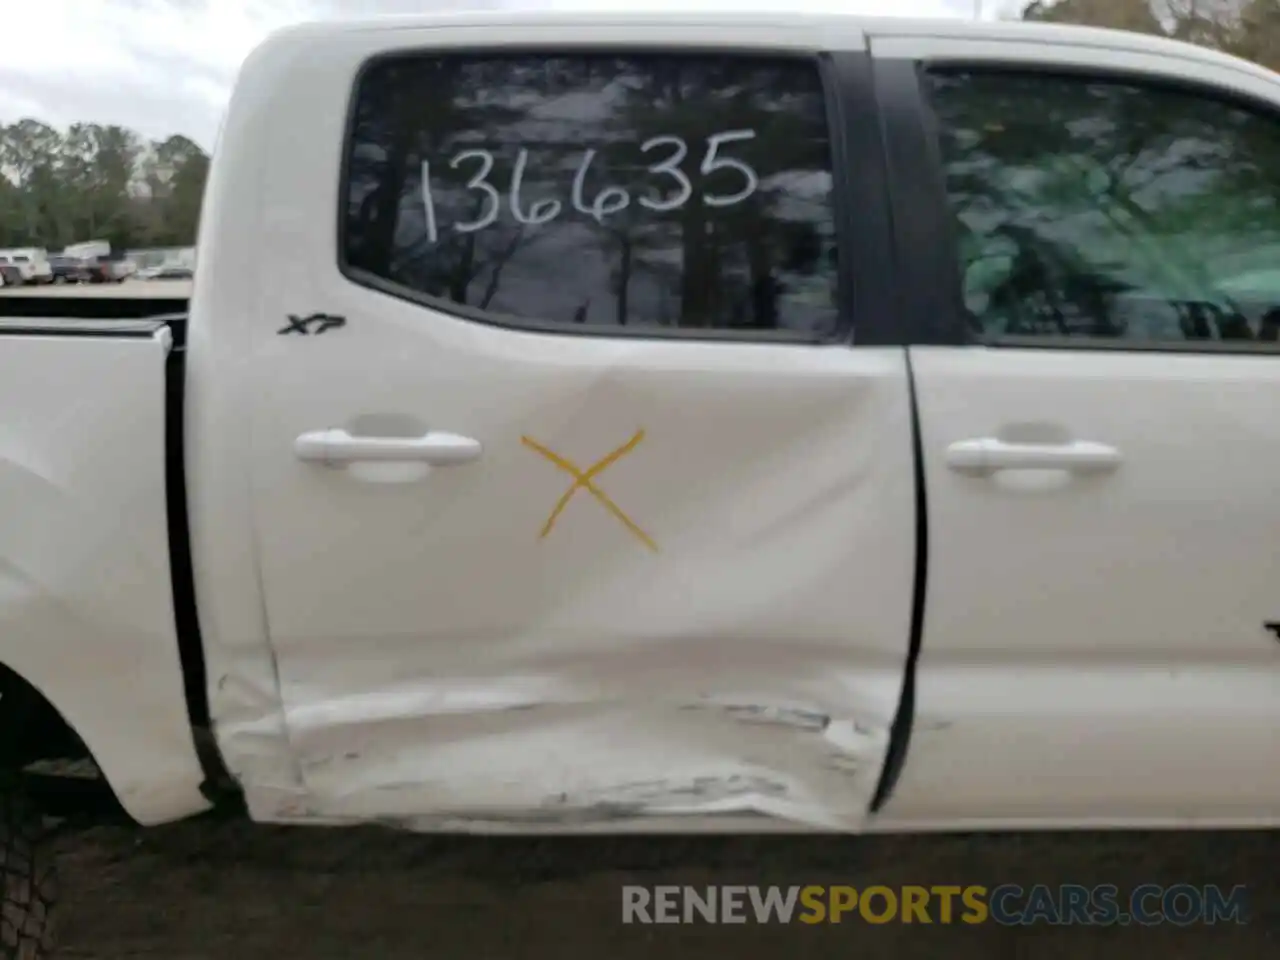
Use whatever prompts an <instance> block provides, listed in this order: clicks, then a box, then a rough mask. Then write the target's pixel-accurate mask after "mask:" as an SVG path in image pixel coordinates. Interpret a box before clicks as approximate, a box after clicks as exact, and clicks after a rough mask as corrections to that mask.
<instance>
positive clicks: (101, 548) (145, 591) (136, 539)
mask: <svg viewBox="0 0 1280 960" xmlns="http://www.w3.org/2000/svg"><path fill="white" fill-rule="evenodd" d="M168 348H169V333H168V331H167V330H163V329H162V330H160V331H159V332H157V334H156V335H155V336H154V337H151V338H114V337H103V338H93V337H64V338H60V337H58V336H56V335H53V334H51V335H49V336H16V337H2V336H0V406H2V407H3V409H4V411H5V413H4V415H3V416H0V503H3V504H4V508H3V509H0V661H2V662H3V663H5V664H6V665H7V666H8V667H10V668H11V669H12V670H14V671H15V672H17V673H18V674H20V675H21V676H22V677H23V678H25V679H26V680H27V681H28V682H30V683H31V684H32V685H34V686H35V687H36V688H37V689H39V690H40V692H41V693H43V694H44V695H45V697H46V698H48V699H49V701H50V702H51V703H52V704H53V705H54V707H56V708H57V709H58V710H59V711H60V712H61V714H62V716H63V717H64V718H65V719H66V720H67V722H68V723H70V724H71V726H72V727H73V728H74V729H75V731H76V732H77V733H78V734H79V735H80V737H81V738H82V739H83V740H84V742H85V744H86V745H87V746H88V747H89V749H90V750H91V751H92V752H93V755H94V758H95V760H96V761H97V762H98V764H99V766H100V767H101V768H102V771H103V773H104V775H105V776H106V778H107V780H108V781H109V782H110V784H111V786H112V788H113V789H114V790H115V791H116V794H117V796H118V797H119V799H120V802H121V804H122V805H123V806H124V808H125V810H127V811H128V812H129V813H130V814H131V815H132V816H134V817H135V818H136V819H138V820H139V821H141V822H142V823H144V824H149V823H158V822H161V821H165V820H170V819H175V818H177V817H181V816H185V815H188V814H192V813H196V812H199V811H200V810H203V809H205V808H206V807H207V805H208V804H207V803H206V801H205V800H204V798H203V797H202V796H201V794H200V791H199V786H200V782H201V780H202V779H203V775H202V773H201V770H200V766H199V764H198V762H197V760H196V755H195V752H194V746H193V743H192V738H191V729H190V725H189V721H188V718H187V712H186V703H185V700H184V696H183V689H184V688H183V678H182V666H181V663H180V661H179V657H178V644H177V638H176V636H175V633H174V619H173V600H172V592H171V587H170V572H169V542H168V529H167V515H166V512H165V449H164V442H165V408H164V404H165V359H166V356H167V354H168Z"/></svg>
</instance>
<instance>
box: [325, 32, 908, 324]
mask: <svg viewBox="0 0 1280 960" xmlns="http://www.w3.org/2000/svg"><path fill="white" fill-rule="evenodd" d="M575 54H577V55H583V54H586V55H592V56H595V55H612V56H653V55H664V54H665V55H678V56H689V57H696V56H699V55H701V56H715V57H735V56H736V57H742V58H744V59H746V58H750V59H761V58H766V57H767V58H775V59H787V60H797V61H801V62H807V63H811V64H812V65H813V66H814V67H815V68H816V69H817V71H818V75H819V78H820V80H821V83H822V88H823V94H824V100H825V104H826V113H827V124H828V131H827V132H828V137H829V138H830V142H831V154H832V156H831V173H832V199H833V203H834V205H835V227H836V245H837V283H838V289H837V300H836V303H837V309H838V323H837V326H836V329H835V330H834V331H833V332H832V333H831V334H830V335H823V334H819V333H805V332H801V331H793V330H777V329H774V330H749V331H748V330H733V329H727V328H705V327H670V328H663V327H644V326H636V327H618V326H610V325H608V324H580V325H579V324H574V325H568V324H564V323H560V322H555V321H544V320H537V319H530V318H526V317H517V316H511V315H508V314H497V313H490V312H487V311H483V310H479V309H476V308H474V307H470V306H467V305H465V304H458V303H454V302H453V301H451V300H446V299H443V298H440V297H433V296H431V295H429V294H425V293H422V292H420V291H416V290H412V289H409V288H407V287H404V286H401V285H400V284H397V283H393V282H391V281H388V280H385V279H383V278H382V277H379V276H377V275H376V274H373V273H370V272H368V271H366V270H362V269H360V268H358V267H352V266H350V265H349V264H348V262H347V255H346V228H347V224H346V221H347V185H348V176H349V172H350V171H349V167H350V163H351V150H350V145H351V140H352V137H353V135H354V133H355V125H356V110H357V107H358V102H359V95H360V89H361V86H362V85H363V82H364V79H365V77H366V75H367V74H368V73H369V71H371V70H373V69H375V68H376V67H378V66H380V65H382V64H383V63H385V62H387V61H395V60H404V59H410V58H413V57H420V56H433V57H467V56H484V57H494V58H500V57H525V56H538V55H543V56H573V55H575ZM877 109H878V108H877V106H876V103H875V96H874V90H873V87H872V69H871V54H870V51H869V50H826V49H821V50H812V49H804V50H798V49H795V48H775V47H770V46H767V45H747V46H734V45H725V46H718V45H712V46H702V45H696V46H692V45H691V46H683V45H676V44H662V43H647V44H591V45H589V46H587V45H584V46H577V45H562V46H552V45H548V44H536V45H528V46H525V45H521V44H502V45H492V44H490V45H480V46H474V47H472V46H458V47H453V46H450V47H405V48H396V49H394V50H385V51H382V52H380V53H377V54H375V55H373V56H371V57H369V58H367V59H366V60H364V61H363V62H362V63H361V64H360V67H359V69H357V71H356V74H355V77H354V79H353V81H352V83H351V92H350V95H349V97H348V101H347V111H346V119H345V121H344V123H343V141H342V159H341V163H340V169H339V171H338V182H337V191H336V192H337V197H336V201H337V202H336V203H335V205H334V206H335V209H336V212H337V260H338V271H339V273H340V274H341V275H342V276H343V277H344V278H345V279H346V280H347V281H349V282H351V283H353V284H355V285H356V286H359V287H363V288H365V289H368V290H372V291H374V292H377V293H381V294H383V295H385V296H389V297H393V298H395V299H397V300H401V301H404V302H406V303H411V304H414V305H416V306H420V307H425V308H427V309H430V310H434V311H437V312H439V313H443V314H445V315H447V316H451V317H456V318H459V319H464V320H471V321H475V322H477V323H483V324H485V325H487V326H494V327H500V328H504V329H509V330H516V331H522V332H530V333H549V334H557V335H560V336H574V337H609V338H616V339H622V338H630V339H640V340H673V341H692V342H729V343H743V344H768V345H779V344H794V345H815V346H831V345H840V344H845V345H848V344H856V345H858V346H880V345H885V344H895V345H899V344H901V343H903V342H904V341H903V340H902V338H901V331H900V330H899V329H898V327H897V325H896V324H895V323H894V319H893V316H892V313H891V309H892V307H891V305H892V299H891V298H892V290H893V275H892V266H893V264H892V258H891V253H890V251H889V249H888V247H889V244H888V243H887V238H888V237H889V233H890V231H889V217H890V211H889V204H888V191H887V188H886V184H887V175H886V171H885V169H884V159H885V154H884V149H883V145H882V142H881V139H880V130H879V123H878V122H877V120H876V111H877ZM859 204H860V205H861V206H859Z"/></svg>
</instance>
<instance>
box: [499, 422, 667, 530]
mask: <svg viewBox="0 0 1280 960" xmlns="http://www.w3.org/2000/svg"><path fill="white" fill-rule="evenodd" d="M643 439H644V431H643V430H637V431H636V433H635V436H633V437H632V438H631V439H630V440H628V441H627V442H626V443H624V444H623V445H622V446H620V447H618V449H617V450H614V451H613V452H612V453H610V454H608V455H607V456H605V457H603V458H602V459H600V460H598V461H596V463H595V464H593V465H592V466H591V468H590V469H589V470H586V471H583V470H580V469H579V468H578V466H577V464H575V463H574V462H573V461H572V460H568V459H566V458H564V457H562V456H560V455H559V454H558V453H556V452H555V451H554V450H548V449H547V448H546V447H544V446H543V445H542V444H540V443H538V441H537V440H534V439H533V438H532V437H521V438H520V442H521V443H523V444H524V445H525V446H526V447H528V448H529V449H531V450H536V451H537V452H538V453H540V454H542V455H543V456H544V457H546V458H547V459H548V460H550V461H551V462H552V463H554V464H555V465H556V466H557V467H559V468H560V469H561V470H563V471H564V472H565V473H567V474H569V475H570V476H571V477H573V486H571V487H570V488H569V489H568V490H566V491H565V493H564V496H563V497H561V498H560V501H559V502H558V503H557V504H556V506H555V509H554V510H552V511H551V516H549V517H547V522H546V523H545V524H543V527H542V533H540V534H539V537H546V536H547V534H549V533H550V532H551V529H552V528H553V527H554V526H555V525H556V520H557V519H558V518H559V517H560V514H561V513H562V512H563V511H564V508H565V507H567V506H568V505H569V501H570V500H572V499H573V495H574V494H575V493H577V492H578V490H579V489H582V490H586V491H587V493H589V494H591V495H592V496H593V497H595V498H596V499H597V500H598V501H600V505H601V506H602V507H604V508H605V509H606V510H608V511H609V512H610V513H612V514H613V515H614V516H615V517H617V518H618V521H619V522H620V523H621V524H622V525H623V526H624V527H626V528H627V529H628V530H630V531H631V532H632V533H633V534H635V536H636V538H637V539H638V540H639V541H640V542H641V543H643V544H644V545H645V546H646V547H648V548H649V549H650V550H653V551H654V552H657V549H658V545H657V544H656V543H654V542H653V539H652V538H651V537H650V536H649V535H648V534H647V533H645V532H644V531H643V530H641V529H640V528H639V527H638V526H637V525H636V524H635V522H634V521H633V520H632V519H631V518H630V517H628V516H627V515H626V514H625V513H623V512H622V509H621V508H620V507H619V506H618V505H617V504H616V503H614V502H613V501H612V500H610V499H609V497H608V495H607V494H606V493H605V492H604V491H603V490H601V489H600V488H599V487H597V486H596V485H595V484H594V483H593V482H592V481H593V479H594V478H595V477H598V476H599V475H600V474H601V473H603V472H604V471H605V470H607V469H609V467H611V466H613V464H615V463H617V462H618V461H619V460H621V459H622V458H623V457H625V456H626V455H627V454H628V453H630V452H631V451H632V450H634V449H635V448H636V447H638V446H639V445H640V441H641V440H643Z"/></svg>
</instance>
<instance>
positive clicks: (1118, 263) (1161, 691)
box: [873, 33, 1280, 827]
mask: <svg viewBox="0 0 1280 960" xmlns="http://www.w3.org/2000/svg"><path fill="white" fill-rule="evenodd" d="M1000 36H1002V37H1003V39H1000V37H995V36H993V37H992V38H981V37H974V38H970V39H958V38H957V39H947V38H944V37H922V36H914V37H913V36H901V37H886V38H884V39H880V38H876V39H875V40H873V48H874V50H875V52H876V53H877V55H878V56H877V86H878V88H879V90H880V91H881V94H882V96H883V97H884V98H885V102H886V103H892V104H893V105H894V107H893V116H892V118H891V120H890V123H889V126H890V128H891V130H892V131H893V132H892V134H891V137H892V141H893V145H892V149H893V150H894V151H895V154H896V155H897V156H900V157H906V158H910V159H908V160H905V161H904V162H902V163H901V164H896V165H895V176H897V177H899V178H900V179H899V180H898V182H897V183H896V185H895V198H896V202H900V203H901V204H903V205H904V206H905V207H906V208H908V209H910V210H912V211H914V216H913V218H912V221H911V222H912V224H913V227H912V230H913V232H912V233H910V234H909V235H904V236H903V237H902V238H901V242H903V243H907V242H909V243H910V244H911V250H912V253H913V256H912V257H911V258H910V260H909V261H907V260H904V264H906V266H904V269H909V270H911V271H914V276H913V277H912V278H911V279H909V280H908V281H907V283H906V286H907V287H908V288H909V289H912V290H929V291H935V292H934V293H933V294H931V295H932V296H933V297H934V301H933V303H932V306H931V307H928V308H927V309H922V310H920V311H918V315H919V316H920V317H921V318H927V320H928V323H920V324H918V325H917V331H916V339H917V343H919V344H920V345H919V346H915V347H912V349H911V366H912V370H913V372H914V376H915V389H916V392H917V395H918V398H919V411H920V431H921V436H922V442H923V457H924V469H925V476H926V485H927V489H928V493H929V498H928V509H929V529H930V534H931V537H930V540H931V549H930V554H929V586H928V598H927V603H926V611H927V616H926V620H925V626H924V630H923V644H922V652H921V656H920V660H919V663H918V675H917V690H916V692H917V706H918V711H919V712H918V715H917V719H918V724H919V726H918V731H917V733H918V735H917V736H916V737H915V738H914V740H913V743H912V745H911V751H910V754H909V755H908V758H907V761H906V765H905V769H904V772H903V775H902V778H901V780H900V782H899V783H898V786H897V790H896V792H895V793H894V795H893V797H892V799H891V800H890V802H889V804H888V806H887V807H886V808H885V810H884V815H885V817H886V818H888V819H890V820H892V821H895V822H897V823H899V824H903V823H915V824H920V823H922V822H931V821H942V822H946V823H947V824H949V825H951V826H961V825H969V826H974V827H981V826H984V825H1001V826H1009V825H1013V824H1019V823H1021V824H1026V825H1038V826H1051V825H1055V824H1056V825H1064V824H1065V825H1080V824H1084V823H1090V822H1094V823H1099V824H1105V825H1108V826H1116V825H1121V824H1126V823H1128V824H1153V825H1154V824H1165V825H1168V824H1194V823H1197V822H1212V823H1219V824H1221V823H1231V822H1235V823H1260V822H1275V820H1276V819H1277V817H1280V763H1277V760H1278V759H1280V755H1278V754H1277V741H1276V740H1275V737H1274V731H1275V729H1276V727H1277V724H1280V650H1277V646H1276V638H1275V637H1274V636H1273V635H1272V634H1271V633H1269V632H1268V630H1267V629H1266V626H1265V625H1266V623H1267V622H1269V621H1275V620H1277V619H1280V601H1278V600H1277V593H1276V576H1275V574H1276V571H1277V566H1276V562H1275V557H1276V546H1275V537H1274V535H1275V531H1276V530H1277V529H1280V498H1278V497H1277V496H1276V480H1277V477H1278V476H1280V420H1278V419H1277V417H1276V415H1275V411H1276V409H1277V407H1280V355H1278V354H1277V335H1276V330H1277V318H1280V280H1278V279H1277V276H1276V273H1275V271H1274V264H1275V258H1276V253H1277V251H1278V250H1280V179H1278V178H1277V171H1280V114H1278V113H1277V110H1276V106H1275V105H1276V104H1277V103H1278V102H1280V84H1278V83H1277V82H1276V81H1275V80H1274V79H1268V78H1267V77H1266V76H1265V75H1263V74H1261V71H1252V70H1249V69H1248V68H1246V67H1233V66H1231V65H1230V64H1229V63H1228V64H1225V65H1224V64H1223V63H1221V62H1220V61H1217V60H1208V61H1207V58H1205V57H1197V56H1196V55H1195V53H1194V51H1191V52H1188V53H1178V52H1177V51H1176V50H1174V51H1171V52H1170V53H1169V54H1167V55H1164V56H1153V55H1152V54H1150V53H1143V52H1141V49H1142V48H1140V47H1138V45H1137V43H1136V42H1135V43H1134V44H1133V46H1134V48H1135V49H1134V50H1133V51H1117V50H1114V49H1107V48H1106V47H1105V46H1097V45H1093V44H1090V45H1084V44H1083V43H1081V44H1079V45H1076V44H1066V43H1045V42H1028V40H1027V39H1012V38H1010V36H1009V35H1008V34H1007V33H1006V34H1001V35H1000ZM1117 37H1118V39H1117V41H1115V43H1116V44H1117V45H1119V44H1123V43H1125V41H1123V39H1119V35H1117ZM1206 61H1207V62H1206ZM899 221H900V222H903V218H901V217H900V218H899Z"/></svg>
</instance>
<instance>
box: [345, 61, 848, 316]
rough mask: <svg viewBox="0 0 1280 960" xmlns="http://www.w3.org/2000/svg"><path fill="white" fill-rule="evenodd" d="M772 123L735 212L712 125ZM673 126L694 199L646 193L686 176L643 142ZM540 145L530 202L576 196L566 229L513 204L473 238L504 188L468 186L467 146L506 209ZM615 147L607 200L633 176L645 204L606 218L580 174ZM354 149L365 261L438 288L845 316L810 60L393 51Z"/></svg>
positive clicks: (511, 296) (736, 152)
mask: <svg viewBox="0 0 1280 960" xmlns="http://www.w3.org/2000/svg"><path fill="white" fill-rule="evenodd" d="M734 129H754V130H755V131H756V132H757V136H756V137H755V139H753V140H750V141H745V142H740V143H734V144H732V145H730V146H729V147H727V148H726V153H727V154H728V155H731V156H733V157H736V158H739V159H741V160H743V161H745V162H747V163H749V164H750V165H751V166H752V167H753V168H754V169H755V170H756V171H757V173H758V175H759V178H760V189H758V190H757V191H756V193H755V194H753V195H752V196H751V197H749V198H748V199H747V200H745V201H744V202H742V203H740V204H737V205H734V206H731V207H717V208H713V207H707V206H705V205H704V204H703V203H702V202H701V194H702V193H703V192H704V191H705V192H708V193H713V194H714V193H731V192H735V191H736V190H738V189H739V188H740V185H741V181H740V180H738V179H736V176H737V175H736V174H734V173H732V172H719V171H718V172H716V173H713V174H711V175H709V176H708V177H706V178H704V177H701V176H700V175H699V173H698V164H699V162H700V161H701V157H702V150H703V147H704V144H705V140H706V137H707V136H709V135H711V134H714V133H717V132H720V131H725V130H734ZM655 136H678V137H681V138H683V139H684V140H685V142H686V143H688V145H689V152H688V155H687V156H686V157H685V159H684V161H683V162H682V164H681V168H682V169H683V170H684V172H685V173H686V174H687V175H688V176H689V179H690V181H691V182H692V185H693V188H694V194H693V196H692V197H691V198H690V200H689V201H688V202H687V203H685V204H684V205H683V206H682V207H680V208H679V209H677V210H673V211H669V212H656V211H652V210H649V209H646V208H644V207H642V206H641V205H639V204H638V203H637V202H636V201H637V198H638V197H639V196H641V195H649V196H656V195H665V194H666V193H667V192H668V191H670V190H672V189H673V188H674V186H675V183H674V181H672V180H670V179H669V178H667V177H664V176H662V175H658V176H654V175H652V174H651V173H649V172H648V167H649V166H651V165H652V164H654V163H656V162H658V161H659V160H662V159H665V158H666V157H667V156H668V155H669V154H670V152H671V151H670V148H668V147H660V148H657V149H654V150H653V151H651V152H650V153H649V154H642V153H641V152H640V150H639V147H640V145H641V144H642V143H644V142H645V141H647V140H649V139H650V138H651V137H655ZM521 146H525V147H527V148H529V151H530V155H529V163H528V166H527V168H526V170H525V177H524V183H523V187H522V190H521V197H522V201H523V205H524V207H525V209H526V210H527V209H528V208H529V207H530V206H531V205H532V204H533V203H535V202H536V201H538V200H541V199H551V198H554V199H556V200H559V201H560V203H561V204H562V209H561V213H560V215H559V216H558V217H557V218H556V219H554V220H553V221H551V222H550V223H547V224H543V225H531V226H522V225H521V224H519V223H517V222H515V220H514V219H513V218H512V217H511V216H510V214H509V212H508V211H507V210H505V209H504V210H503V211H502V214H501V215H500V216H499V218H498V221H497V222H496V223H495V224H493V225H492V226H490V227H488V228H486V229H483V230H480V231H477V232H473V233H459V232H457V231H455V230H453V229H451V225H452V224H453V223H454V222H455V221H467V220H472V219H474V218H475V216H476V215H477V214H478V213H479V211H480V207H481V205H483V204H487V203H488V202H489V201H488V200H487V199H486V198H485V197H484V196H483V195H482V194H480V193H479V192H477V191H473V190H468V189H467V188H466V184H467V180H468V179H469V178H470V177H471V176H472V175H473V174H474V173H475V172H476V171H477V169H478V166H479V165H478V164H477V163H474V162H472V163H465V164H463V165H461V166H460V167H459V168H458V169H456V170H454V169H450V167H449V160H450V159H451V158H452V157H453V156H454V155H456V154H457V153H458V152H459V151H461V150H465V149H484V150H489V151H491V152H492V153H493V154H494V157H495V161H496V162H495V164H494V168H493V170H492V172H491V174H490V176H489V178H488V179H489V181H490V182H491V183H493V184H494V185H495V186H496V187H498V188H499V190H500V191H501V192H502V195H503V201H504V207H505V203H506V200H507V193H508V190H507V185H508V183H509V179H510V174H511V168H512V165H513V164H514V162H515V159H516V156H517V153H518V150H519V148H520V147H521ZM587 148H594V149H595V150H596V151H597V156H596V158H595V160H594V162H593V163H592V166H591V168H590V170H589V173H588V176H587V178H586V183H585V190H584V195H585V196H586V197H587V198H588V202H590V200H591V199H592V198H594V197H595V196H596V195H597V194H598V193H599V191H601V190H603V189H605V188H606V187H611V186H617V187H623V188H625V189H626V190H627V191H628V193H629V194H630V197H631V203H630V205H629V206H628V207H627V208H626V209H625V210H623V211H622V212H620V213H617V214H614V215H613V216H609V217H606V218H604V222H603V223H602V224H600V223H596V222H595V220H593V219H592V218H591V217H588V216H586V215H584V214H582V213H579V212H577V211H575V210H574V209H573V208H572V206H571V204H570V188H571V185H572V183H573V178H574V174H575V172H576V171H577V169H578V165H579V163H580V162H581V160H582V154H583V151H584V150H585V149H587ZM349 149H350V154H349V183H348V188H347V189H348V197H347V201H348V202H347V211H346V217H347V220H346V252H347V260H348V263H349V265H351V266H353V267H356V268H359V269H362V270H365V271H368V272H371V273H373V274H376V275H379V276H382V277H384V278H385V279H388V280H390V281H392V282H394V283H397V284H401V285H404V286H406V287H410V288H412V289H414V290H418V291H422V292H424V293H427V294H429V295H432V296H435V297H440V298H444V299H447V300H451V301H453V302H455V303H459V304H466V305H469V306H472V307H476V308H479V309H482V310H484V309H487V310H493V311H495V312H499V313H507V314H514V315H518V316H522V317H527V318H530V319H536V320H552V321H561V322H591V323H596V324H599V323H606V324H621V325H626V324H642V325H654V324H660V325H670V326H681V327H732V328H746V329H750V328H761V329H768V328H778V327H784V328H792V329H804V330H806V331H813V332H820V333H825V332H829V331H830V330H831V329H832V328H833V327H834V325H835V320H836V316H835V314H836V307H835V283H836V280H835V276H836V271H835V257H836V251H835V235H834V234H835V229H834V213H833V208H832V207H833V200H832V195H831V193H832V182H831V174H830V147H829V143H828V138H827V131H826V120H825V111H824V99H823V94H822V90H821V85H820V80H819V77H818V73H817V70H816V68H815V67H814V66H813V65H812V64H810V63H805V62H799V61H778V62H770V61H761V60H744V59H740V58H719V59H717V58H704V57H698V58H692V57H676V56H666V57H659V56H635V57H604V56H597V57H574V58H560V57H553V58H543V57H520V58H501V59H498V58H495V59H461V58H459V59H453V58H436V57H429V56H422V57H413V58H405V59H401V60H396V61H386V62H383V63H380V64H376V65H374V66H373V67H371V68H370V70H369V71H368V72H367V74H366V76H365V78H364V80H363V82H362V85H361V89H360V92H359V98H358V104H357V108H356V115H355V130H354V136H353V142H352V144H351V145H350V148H349ZM423 160H429V161H430V163H431V173H432V185H433V190H432V192H433V196H434V198H435V209H436V221H437V224H438V225H439V238H438V241H437V242H436V243H435V244H431V243H429V242H428V239H427V236H426V229H425V214H424V212H423V203H422V195H421V189H422V185H421V182H420V179H421V178H420V170H421V167H422V161H423Z"/></svg>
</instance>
